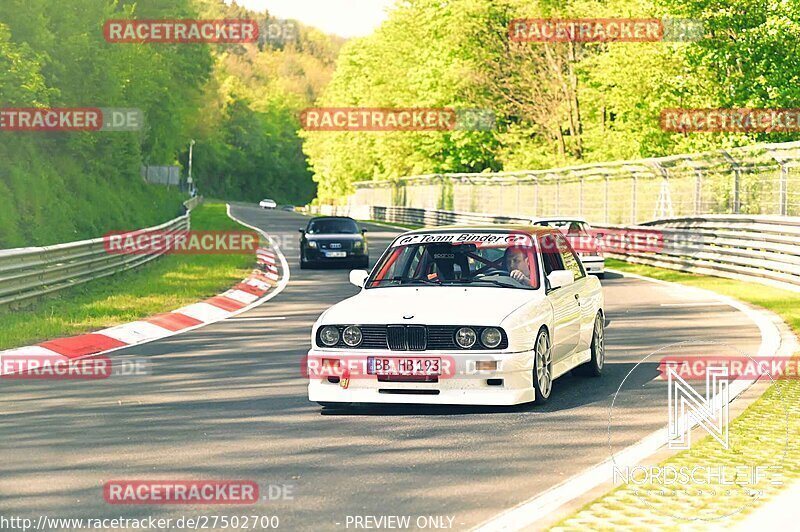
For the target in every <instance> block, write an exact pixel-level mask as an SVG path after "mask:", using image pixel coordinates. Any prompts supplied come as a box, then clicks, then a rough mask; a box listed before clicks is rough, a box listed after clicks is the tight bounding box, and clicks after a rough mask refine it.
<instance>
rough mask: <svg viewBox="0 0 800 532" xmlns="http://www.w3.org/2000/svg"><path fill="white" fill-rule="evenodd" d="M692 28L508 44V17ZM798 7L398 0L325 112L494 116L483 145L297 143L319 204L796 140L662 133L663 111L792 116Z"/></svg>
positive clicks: (734, 1)
mask: <svg viewBox="0 0 800 532" xmlns="http://www.w3.org/2000/svg"><path fill="white" fill-rule="evenodd" d="M604 17H605V18H612V17H613V18H620V17H630V18H658V19H664V18H673V19H675V18H677V19H682V18H690V19H696V20H699V21H701V22H702V23H703V25H704V30H705V36H704V38H703V39H702V40H699V41H696V42H668V41H664V42H643V43H631V42H627V43H527V42H522V43H516V42H511V41H510V40H509V38H508V28H509V23H510V22H511V21H512V20H514V19H517V18H604ZM798 44H800V7H798V4H797V3H796V2H784V1H780V0H692V1H690V2H687V1H686V0H604V1H601V0H567V1H558V2H556V1H550V0H540V1H539V2H530V1H528V0H447V1H441V0H403V1H402V2H398V6H397V7H396V8H395V9H394V10H393V11H391V12H390V15H389V19H388V20H387V21H386V22H385V23H384V24H383V26H381V28H380V29H379V30H378V31H377V32H376V33H375V34H373V35H371V36H368V37H365V38H362V39H356V40H353V41H350V42H348V43H347V45H346V46H345V47H344V48H343V49H342V52H341V55H340V57H339V60H338V62H337V68H336V71H335V73H334V76H333V78H332V80H331V83H330V84H329V85H328V87H327V88H326V89H325V91H324V92H323V94H322V96H321V98H320V104H321V105H327V106H365V107H379V106H398V107H401V106H406V107H430V106H456V107H457V106H464V107H480V108H489V109H492V110H493V111H494V112H495V114H496V116H497V126H496V128H495V130H494V131H493V132H492V133H486V132H463V131H456V132H452V131H447V132H436V133H417V132H306V133H304V137H305V138H306V144H305V148H304V149H305V151H306V153H307V154H308V156H309V161H310V165H311V168H312V170H313V172H314V179H315V180H316V181H317V182H318V183H319V196H320V200H321V201H334V200H336V199H337V198H341V197H342V196H344V195H346V194H348V193H349V192H350V191H351V190H352V183H353V182H356V181H361V180H372V179H394V178H398V177H402V176H406V175H414V174H428V173H440V172H464V171H477V172H481V171H492V170H498V169H503V170H523V169H537V168H548V167H555V166H564V165H568V164H580V163H582V162H596V161H606V160H619V159H629V158H640V157H651V156H659V155H668V154H672V153H682V152H691V151H698V150H705V149H712V148H715V147H731V146H736V145H743V144H749V143H753V142H759V141H776V142H777V141H784V140H791V139H795V138H797V135H796V134H787V133H782V134H779V133H747V134H745V133H725V134H713V133H690V134H680V133H669V132H665V131H663V130H662V129H661V127H660V124H659V116H660V112H661V110H662V109H665V108H674V107H686V108H695V107H699V108H705V107H796V102H797V100H798V96H800V94H798V91H800V88H799V87H800V83H798V76H800V68H798V61H800V55H798V54H797V49H798Z"/></svg>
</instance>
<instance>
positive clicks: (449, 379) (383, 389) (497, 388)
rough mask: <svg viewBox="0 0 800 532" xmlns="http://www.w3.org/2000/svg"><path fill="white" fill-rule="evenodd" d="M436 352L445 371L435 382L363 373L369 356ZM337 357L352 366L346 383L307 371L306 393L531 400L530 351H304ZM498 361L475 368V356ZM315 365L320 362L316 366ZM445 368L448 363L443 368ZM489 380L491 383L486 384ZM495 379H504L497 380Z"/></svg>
mask: <svg viewBox="0 0 800 532" xmlns="http://www.w3.org/2000/svg"><path fill="white" fill-rule="evenodd" d="M370 356H374V357H388V358H397V357H412V358H414V357H437V358H441V359H442V368H443V373H445V374H443V375H442V376H440V377H439V378H438V382H397V381H393V382H383V381H379V380H378V377H377V376H375V375H367V374H366V364H367V362H366V360H367V357H370ZM322 358H326V359H337V358H338V359H339V360H341V361H346V364H345V365H347V366H348V367H350V368H360V369H359V370H355V371H350V378H349V382H348V385H347V387H346V388H345V387H344V386H343V385H342V381H343V378H342V376H341V375H342V373H341V372H339V373H337V376H338V377H339V382H330V381H329V377H332V379H333V380H334V381H335V380H336V376H333V374H330V375H329V374H327V373H326V374H325V375H319V374H317V373H314V372H313V371H308V373H307V374H308V376H309V383H308V398H309V400H311V401H318V402H323V403H324V402H331V403H398V404H408V403H414V404H420V403H421V404H439V405H498V406H499V405H516V404H520V403H527V402H531V401H533V400H534V399H535V394H534V391H533V385H532V368H533V351H525V352H521V353H498V352H491V353H490V352H488V351H469V352H467V351H459V352H452V351H449V352H435V351H378V350H375V351H372V350H370V351H368V352H365V350H351V351H346V350H324V351H323V350H318V349H312V350H311V351H309V353H308V359H309V360H317V361H319V360H321V359H322ZM492 360H495V361H497V370H480V371H478V370H475V361H492ZM316 367H319V366H316ZM445 368H452V370H450V369H445ZM490 379H491V380H492V381H493V382H494V383H495V384H490V383H489V381H490ZM498 380H500V381H502V382H501V383H499V384H498V383H497V382H498Z"/></svg>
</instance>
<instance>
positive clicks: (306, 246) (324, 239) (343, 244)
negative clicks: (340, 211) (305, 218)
mask: <svg viewBox="0 0 800 532" xmlns="http://www.w3.org/2000/svg"><path fill="white" fill-rule="evenodd" d="M366 232H367V230H366V229H361V228H360V227H359V226H358V224H357V223H356V221H355V220H353V219H352V218H348V217H346V216H320V217H318V218H312V219H311V221H309V222H308V225H307V226H306V228H305V229H300V268H302V269H305V268H309V267H311V266H314V265H318V264H348V265H351V266H353V267H356V268H365V269H366V268H369V248H368V245H367V238H366V236H365V235H364V233H366Z"/></svg>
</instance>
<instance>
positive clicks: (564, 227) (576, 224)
mask: <svg viewBox="0 0 800 532" xmlns="http://www.w3.org/2000/svg"><path fill="white" fill-rule="evenodd" d="M533 223H534V224H535V225H543V226H545V227H554V228H556V229H558V230H559V231H561V232H562V233H564V234H565V235H566V236H567V239H568V240H570V243H571V244H572V247H573V248H574V249H575V250H576V251H577V252H578V256H579V257H580V259H581V263H582V264H583V267H584V268H586V271H587V272H588V273H591V274H594V275H596V276H597V277H599V278H601V279H602V278H603V277H605V269H606V259H605V257H604V256H603V249H602V246H600V245H599V242H598V241H599V240H600V239H602V237H603V234H602V233H598V232H596V231H595V230H593V229H592V227H591V226H590V225H589V224H588V223H587V222H586V220H583V219H581V218H539V219H536V220H534V221H533Z"/></svg>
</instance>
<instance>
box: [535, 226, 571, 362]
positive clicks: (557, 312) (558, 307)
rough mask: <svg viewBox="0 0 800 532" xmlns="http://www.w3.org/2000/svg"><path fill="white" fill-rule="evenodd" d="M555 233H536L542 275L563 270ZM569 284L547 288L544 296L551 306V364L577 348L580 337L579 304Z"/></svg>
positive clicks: (564, 357) (563, 358)
mask: <svg viewBox="0 0 800 532" xmlns="http://www.w3.org/2000/svg"><path fill="white" fill-rule="evenodd" d="M557 236H560V235H556V234H545V235H542V236H541V237H540V241H539V247H540V249H541V250H542V263H543V271H544V275H545V277H547V275H549V274H550V272H552V271H554V270H564V269H566V268H565V265H564V261H563V258H562V256H561V253H560V252H559V248H558V241H557V240H556V238H557ZM576 294H577V292H576V290H575V288H574V286H573V285H569V286H564V287H561V288H555V289H548V290H547V296H546V297H547V299H548V301H549V302H550V304H551V305H552V307H553V338H552V339H551V341H552V345H553V347H552V349H553V366H554V367H555V366H556V364H558V363H559V362H563V361H564V360H565V359H566V358H567V357H569V356H570V355H572V354H573V353H574V352H575V351H576V349H577V348H578V342H579V341H580V332H581V331H580V307H579V306H578V298H577V297H576Z"/></svg>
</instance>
